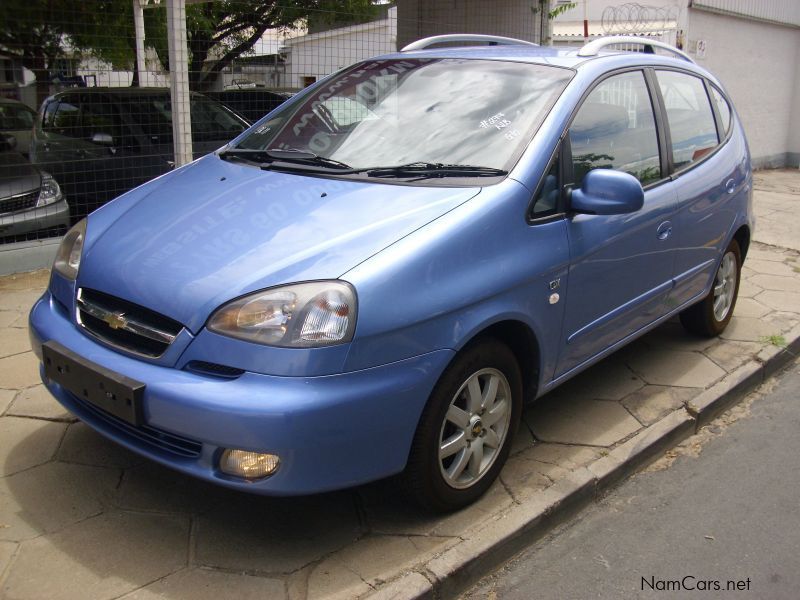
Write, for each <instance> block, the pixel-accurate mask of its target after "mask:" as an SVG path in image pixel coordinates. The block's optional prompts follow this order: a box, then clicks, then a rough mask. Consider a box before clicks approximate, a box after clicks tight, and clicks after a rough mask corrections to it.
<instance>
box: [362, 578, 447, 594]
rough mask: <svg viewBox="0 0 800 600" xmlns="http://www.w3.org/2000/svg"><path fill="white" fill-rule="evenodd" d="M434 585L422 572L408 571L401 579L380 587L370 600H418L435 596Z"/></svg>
mask: <svg viewBox="0 0 800 600" xmlns="http://www.w3.org/2000/svg"><path fill="white" fill-rule="evenodd" d="M434 597H435V594H434V591H433V585H432V584H431V582H430V581H428V580H427V579H425V577H424V576H423V575H422V574H421V573H406V574H405V575H403V576H402V577H400V578H399V579H395V580H394V581H392V582H391V583H388V584H386V585H385V586H381V587H380V588H378V591H377V592H375V593H374V594H370V597H369V598H370V600H412V599H413V600H418V599H419V598H434Z"/></svg>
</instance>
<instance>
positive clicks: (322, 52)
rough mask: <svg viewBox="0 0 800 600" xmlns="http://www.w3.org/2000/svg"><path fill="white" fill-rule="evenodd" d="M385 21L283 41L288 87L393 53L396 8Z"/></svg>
mask: <svg viewBox="0 0 800 600" xmlns="http://www.w3.org/2000/svg"><path fill="white" fill-rule="evenodd" d="M388 13H389V14H388V18H386V19H382V20H380V21H374V22H372V23H364V24H361V25H352V26H348V27H341V28H339V29H332V30H330V31H323V32H321V33H313V34H310V35H304V36H301V37H296V38H293V39H290V40H287V43H286V45H287V47H288V48H289V61H288V63H287V65H286V80H287V81H288V86H289V87H293V88H302V87H303V78H304V77H314V78H316V79H322V78H323V77H325V76H326V75H329V74H330V73H333V72H334V71H337V70H338V69H341V68H342V67H346V66H348V65H350V64H352V63H354V62H356V61H359V60H364V59H367V58H370V57H372V56H377V55H379V54H387V53H389V52H394V51H395V48H396V43H397V8H391V9H390V10H389V11H388Z"/></svg>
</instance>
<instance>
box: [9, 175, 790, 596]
mask: <svg viewBox="0 0 800 600" xmlns="http://www.w3.org/2000/svg"><path fill="white" fill-rule="evenodd" d="M798 202H800V171H788V170H787V171H767V172H761V173H758V174H757V175H756V214H757V216H758V218H759V221H758V229H757V232H756V236H755V241H754V243H753V244H752V246H751V249H750V253H749V255H748V258H747V261H746V263H745V267H744V269H743V273H742V275H743V281H742V285H741V289H740V292H739V301H738V304H737V306H736V312H735V316H734V319H733V321H732V322H731V324H730V326H729V327H728V329H727V330H726V331H725V333H724V334H723V335H722V336H721V337H720V338H718V339H712V340H706V339H697V338H692V337H689V336H688V335H687V334H685V333H684V332H683V330H682V328H681V326H680V325H679V323H677V321H672V322H668V323H666V324H664V325H663V326H661V327H660V328H658V329H657V330H655V331H653V332H651V333H650V334H648V335H647V336H645V337H643V338H641V339H640V340H639V341H637V342H635V343H634V344H632V345H631V346H629V347H627V348H625V349H623V350H621V351H620V352H618V353H616V354H614V355H613V356H611V357H610V358H608V359H606V360H604V361H603V362H602V363H600V364H598V365H597V366H595V367H593V368H592V369H590V370H588V371H587V372H585V373H584V374H582V375H580V376H579V377H577V378H576V379H574V380H572V381H570V382H568V383H567V384H565V385H564V386H562V387H560V388H559V389H557V390H556V391H554V392H553V393H551V394H549V395H548V396H547V397H546V398H543V399H542V400H541V401H540V402H538V403H536V404H535V405H533V406H531V407H529V408H528V409H527V410H526V411H525V414H524V422H523V425H522V427H521V430H520V434H519V436H518V438H517V441H516V446H515V448H514V452H513V455H512V457H511V458H510V459H509V462H508V464H507V466H506V467H505V469H504V470H503V472H502V474H501V478H500V481H499V482H498V483H497V484H495V485H494V486H493V488H492V489H491V490H490V492H489V493H488V494H487V495H486V496H485V497H484V498H483V499H482V500H480V501H479V502H478V503H477V504H475V505H474V506H472V507H470V508H467V509H465V510H462V511H460V512H458V513H455V514H452V515H449V516H446V517H435V518H434V517H430V516H421V515H420V514H418V513H417V512H416V511H415V510H414V509H413V508H412V507H408V506H406V504H405V503H404V502H403V501H402V500H401V499H399V498H398V497H397V496H396V494H395V492H394V490H393V489H392V487H391V485H390V484H388V483H385V482H378V483H376V484H372V485H368V486H363V487H361V488H358V489H355V490H348V491H344V492H339V493H333V494H325V495H319V496H312V497H304V498H291V499H285V498H284V499H276V498H264V497H254V496H248V495H244V494H241V493H237V492H232V491H228V490H224V489H221V488H216V487H214V486H211V485H208V484H205V483H202V482H199V481H195V480H193V479H189V478H187V477H184V476H182V475H180V474H177V473H174V472H172V471H170V470H167V469H165V468H162V467H160V466H158V465H156V464H154V463H150V462H148V461H145V460H142V459H140V458H138V457H137V456H135V455H133V454H131V453H129V452H128V451H126V450H124V449H122V448H120V447H118V446H116V445H115V444H113V443H112V442H109V441H107V440H105V438H103V437H101V436H100V435H98V434H96V433H94V432H93V431H92V430H90V429H89V428H87V427H86V426H84V425H83V424H82V423H79V422H76V420H75V419H74V418H72V417H71V416H70V415H69V414H68V413H67V412H66V411H65V410H64V409H63V408H61V406H60V405H59V404H58V403H56V402H55V400H53V399H52V398H51V397H49V395H48V394H47V393H46V392H45V390H44V388H43V386H42V385H41V383H39V375H38V370H37V361H36V358H35V357H34V356H33V354H32V353H31V352H30V350H29V345H28V335H27V331H26V327H27V322H26V317H27V311H28V310H29V308H30V306H31V305H32V304H33V302H34V301H35V300H36V298H38V296H39V295H40V293H41V291H42V290H43V289H44V287H45V286H46V284H47V279H48V273H47V272H46V271H39V272H35V273H25V274H20V275H15V276H8V277H4V278H0V415H2V417H1V418H0V597H3V598H9V599H14V598H21V599H29V598H48V599H53V600H55V599H80V600H89V599H95V598H98V599H100V598H125V599H131V600H132V599H134V598H135V599H137V600H140V599H142V600H143V599H147V598H192V599H195V600H202V599H204V598H213V599H217V598H220V597H236V598H240V599H246V598H270V599H272V598H276V599H281V598H291V599H306V598H348V599H349V598H356V597H359V596H363V595H368V594H369V593H371V592H372V591H373V590H375V589H379V588H381V586H382V585H383V584H384V583H385V582H387V581H391V580H393V579H396V578H397V577H399V576H400V575H401V574H403V573H408V572H409V571H413V570H414V569H415V568H416V567H418V566H419V565H422V564H424V563H425V562H426V561H428V560H430V559H431V558H432V557H434V556H436V555H438V554H441V553H442V552H444V551H445V550H448V549H450V548H452V547H454V546H458V545H459V544H460V543H462V541H463V540H464V539H465V536H467V535H468V534H469V532H474V531H476V530H479V529H482V528H486V527H491V524H492V523H493V522H494V521H495V519H497V518H498V516H501V515H502V514H503V512H504V511H506V510H508V509H509V508H510V507H512V506H514V505H519V504H520V503H524V502H526V500H529V499H530V498H532V497H535V496H536V495H537V494H541V493H542V491H543V490H545V489H547V488H548V487H550V486H552V485H553V484H554V483H555V482H557V481H559V480H560V479H562V478H564V477H566V476H567V475H568V474H569V473H570V472H571V471H573V470H575V469H578V468H580V467H585V466H587V465H590V464H591V463H593V462H594V461H597V460H598V459H600V458H602V457H603V456H605V455H607V454H608V453H609V452H610V451H611V450H613V449H614V448H615V447H618V446H619V445H620V444H621V443H623V442H625V441H626V440H629V439H630V438H631V437H633V436H634V435H636V434H637V432H640V431H642V430H643V428H645V427H647V426H649V425H652V424H654V423H656V422H658V421H659V420H660V419H662V418H664V417H666V416H667V415H669V414H670V413H672V412H673V411H674V410H675V409H678V408H681V407H682V406H684V405H685V404H686V403H688V402H689V401H691V400H692V399H693V398H696V397H697V396H698V395H699V394H700V393H701V392H702V391H703V390H705V389H707V388H709V387H710V386H712V385H713V384H715V383H716V382H718V381H719V380H720V379H722V378H723V377H725V376H726V374H729V373H731V372H733V371H734V370H736V369H737V368H738V367H740V366H741V365H743V364H744V363H745V362H746V361H749V360H751V359H753V358H754V357H756V356H757V355H758V354H759V352H761V351H762V350H763V349H764V348H767V347H769V346H770V345H780V344H782V343H783V337H782V336H784V335H785V334H787V333H788V332H789V331H790V330H792V328H794V327H795V326H797V325H798V323H800V234H799V233H798V227H797V217H796V215H797V207H798Z"/></svg>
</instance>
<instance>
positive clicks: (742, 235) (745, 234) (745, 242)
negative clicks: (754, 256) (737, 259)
mask: <svg viewBox="0 0 800 600" xmlns="http://www.w3.org/2000/svg"><path fill="white" fill-rule="evenodd" d="M733 239H734V240H736V243H737V244H739V250H740V252H741V254H742V262H744V259H745V257H746V256H747V250H748V249H749V248H750V227H748V226H747V225H742V226H741V227H739V229H737V230H736V233H734V234H733Z"/></svg>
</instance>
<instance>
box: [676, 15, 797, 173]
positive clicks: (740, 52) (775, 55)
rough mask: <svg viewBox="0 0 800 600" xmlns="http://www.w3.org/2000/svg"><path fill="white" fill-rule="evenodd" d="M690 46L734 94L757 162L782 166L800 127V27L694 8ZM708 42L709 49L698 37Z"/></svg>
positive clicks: (795, 143)
mask: <svg viewBox="0 0 800 600" xmlns="http://www.w3.org/2000/svg"><path fill="white" fill-rule="evenodd" d="M687 40H688V50H689V53H690V54H691V55H692V56H693V58H694V59H695V60H696V61H697V63H698V64H700V65H702V66H704V67H706V68H708V69H709V70H710V71H711V72H712V73H714V74H715V75H716V76H717V77H718V78H719V79H720V81H722V83H723V85H724V86H725V87H726V89H727V90H728V92H729V93H730V95H731V98H732V100H733V103H734V104H735V105H736V109H737V111H738V112H739V116H740V117H741V119H742V122H743V123H744V127H745V131H746V133H747V138H748V140H749V142H750V151H751V153H752V156H753V164H754V166H756V167H767V166H781V165H783V164H785V163H786V160H787V153H788V152H790V151H791V149H790V145H791V146H792V147H797V142H798V139H797V138H798V134H797V130H798V129H800V114H798V112H800V111H799V110H798V107H797V105H798V104H800V94H798V85H797V78H798V63H797V60H798V57H799V56H800V54H799V52H800V29H799V28H797V27H793V26H787V25H777V24H772V23H766V22H762V21H755V20H752V19H746V18H739V17H733V16H728V15H725V14H721V13H717V12H708V11H704V10H698V9H690V13H689V19H688V31H687ZM698 41H702V42H705V54H704V55H703V56H700V55H698V54H697V52H696V48H697V46H696V43H697V42H698Z"/></svg>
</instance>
